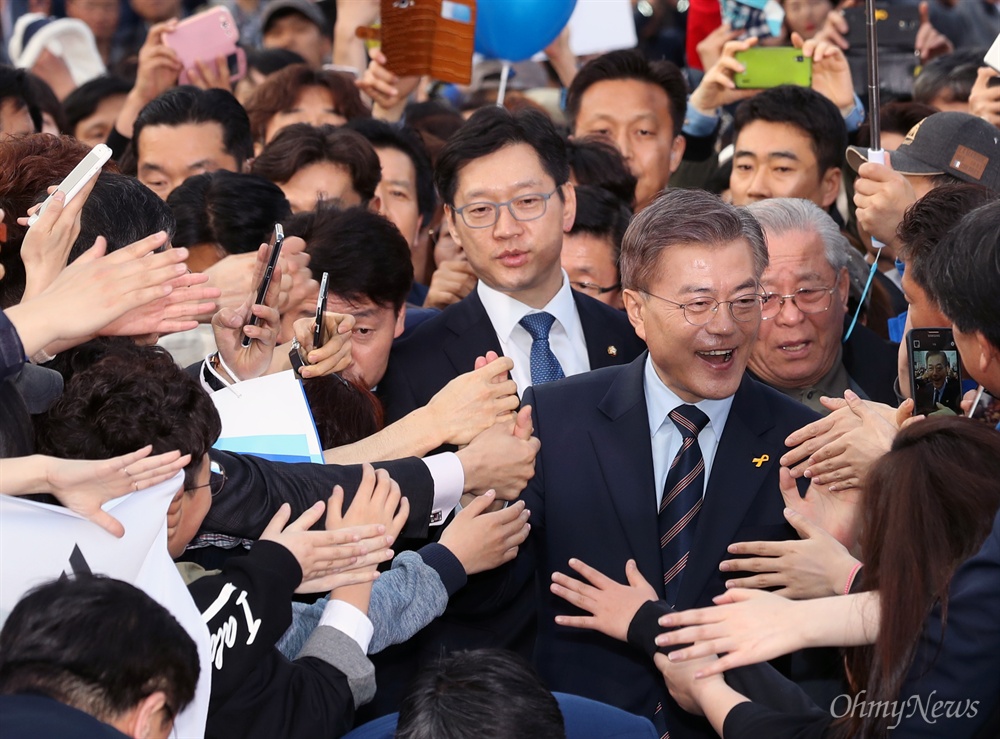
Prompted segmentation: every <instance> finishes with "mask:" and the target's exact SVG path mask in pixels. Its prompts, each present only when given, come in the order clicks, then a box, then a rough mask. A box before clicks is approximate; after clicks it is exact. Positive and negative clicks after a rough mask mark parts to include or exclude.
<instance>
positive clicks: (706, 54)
mask: <svg viewBox="0 0 1000 739" xmlns="http://www.w3.org/2000/svg"><path fill="white" fill-rule="evenodd" d="M742 34H743V31H741V30H739V29H737V30H735V31H734V30H733V29H732V28H731V27H730V26H729V24H728V23H723V24H722V25H721V26H719V27H718V28H716V29H715V30H714V31H712V32H711V33H710V34H708V35H707V36H706V37H705V38H703V39H702V40H701V41H699V42H698V45H697V46H695V51H696V52H697V53H698V58H699V59H700V60H701V68H702V69H711V68H712V67H714V66H715V63H716V62H717V61H719V57H720V56H722V53H723V48H724V47H725V45H726V43H727V42H729V41H735V40H736V39H738V38H739V37H740V36H741V35H742Z"/></svg>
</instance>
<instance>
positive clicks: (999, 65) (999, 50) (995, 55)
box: [983, 33, 1000, 72]
mask: <svg viewBox="0 0 1000 739" xmlns="http://www.w3.org/2000/svg"><path fill="white" fill-rule="evenodd" d="M983 61H984V62H986V66H987V67H990V68H991V69H993V70H995V71H997V72H1000V33H998V34H997V37H996V38H995V39H994V40H993V46H991V47H990V50H989V51H987V52H986V56H985V57H983Z"/></svg>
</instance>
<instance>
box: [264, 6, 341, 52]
mask: <svg viewBox="0 0 1000 739" xmlns="http://www.w3.org/2000/svg"><path fill="white" fill-rule="evenodd" d="M261 30H262V32H263V39H264V43H263V46H264V48H265V49H287V50H289V51H294V52H295V53H296V54H298V55H300V56H301V57H302V58H303V59H305V60H306V63H307V64H309V66H311V67H314V68H316V69H318V68H319V67H321V66H322V65H323V62H324V61H326V60H328V59H329V57H330V52H331V50H332V43H331V41H330V32H329V28H328V24H327V21H326V17H325V16H324V15H323V11H322V10H320V8H319V6H318V5H317V4H316V3H314V2H312V1H311V0H271V2H269V3H268V4H267V5H266V6H264V12H263V13H262V14H261Z"/></svg>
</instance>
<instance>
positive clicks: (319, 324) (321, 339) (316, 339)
mask: <svg viewBox="0 0 1000 739" xmlns="http://www.w3.org/2000/svg"><path fill="white" fill-rule="evenodd" d="M329 284H330V273H329V272H324V273H323V277H322V278H321V279H320V281H319V297H318V298H316V325H315V327H314V328H313V349H319V348H320V347H321V346H323V344H325V343H326V335H325V332H324V330H323V324H324V321H323V314H324V313H326V298H327V292H326V291H327V286H328V285H329Z"/></svg>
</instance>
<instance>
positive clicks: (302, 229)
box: [285, 206, 413, 313]
mask: <svg viewBox="0 0 1000 739" xmlns="http://www.w3.org/2000/svg"><path fill="white" fill-rule="evenodd" d="M285 233H286V234H289V235H294V236H301V237H302V238H303V239H305V241H306V251H307V252H308V253H309V269H311V270H312V274H313V277H314V278H315V279H316V280H319V279H320V278H321V277H322V275H323V273H324V272H329V274H330V282H329V292H330V293H332V294H333V295H336V296H338V297H340V298H343V299H344V300H347V301H351V302H354V301H360V300H370V301H371V302H373V303H375V304H376V305H380V306H392V307H393V309H394V310H395V311H396V312H397V313H398V312H399V310H400V309H401V308H402V307H403V304H404V303H405V302H406V296H407V295H408V294H409V292H410V287H411V286H412V284H413V263H412V262H411V261H410V247H409V245H408V244H407V243H406V238H405V237H404V236H403V235H402V234H401V233H400V232H399V229H398V228H396V226H395V224H393V222H392V221H390V220H389V219H387V218H384V217H383V216H380V215H379V214H378V213H372V212H371V211H370V210H368V209H367V208H348V209H346V210H340V209H338V208H336V207H331V206H321V207H319V208H317V209H316V211H315V212H312V213H299V214H298V215H296V216H294V217H293V218H292V220H291V221H290V222H289V225H288V227H287V228H286V229H285Z"/></svg>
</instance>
